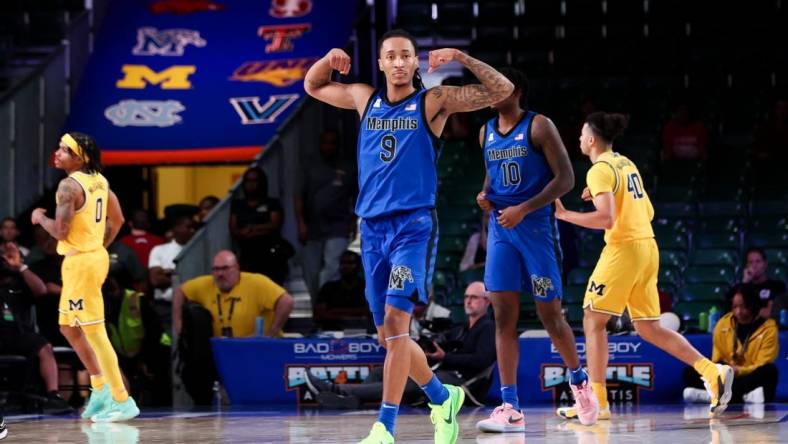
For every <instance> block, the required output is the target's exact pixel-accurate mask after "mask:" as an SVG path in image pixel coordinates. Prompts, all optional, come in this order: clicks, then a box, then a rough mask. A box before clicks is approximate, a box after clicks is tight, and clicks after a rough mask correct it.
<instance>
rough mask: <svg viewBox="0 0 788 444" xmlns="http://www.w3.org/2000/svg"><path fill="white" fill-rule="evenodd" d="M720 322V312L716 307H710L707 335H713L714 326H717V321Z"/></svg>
mask: <svg viewBox="0 0 788 444" xmlns="http://www.w3.org/2000/svg"><path fill="white" fill-rule="evenodd" d="M719 320H720V310H719V309H717V306H716V305H715V306H713V307H711V310H709V330H708V331H709V333H714V326H715V325H717V321H719Z"/></svg>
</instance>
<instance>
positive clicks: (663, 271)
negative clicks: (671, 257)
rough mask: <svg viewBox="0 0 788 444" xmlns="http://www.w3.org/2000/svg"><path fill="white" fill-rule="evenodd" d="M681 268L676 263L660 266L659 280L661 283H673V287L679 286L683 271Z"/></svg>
mask: <svg viewBox="0 0 788 444" xmlns="http://www.w3.org/2000/svg"><path fill="white" fill-rule="evenodd" d="M679 270H680V268H679V267H678V266H675V265H663V266H660V267H659V275H658V276H657V282H658V283H659V284H662V283H666V284H671V285H672V286H673V288H676V287H678V286H679V285H680V284H681V273H680V271H679Z"/></svg>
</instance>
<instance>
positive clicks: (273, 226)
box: [230, 167, 293, 285]
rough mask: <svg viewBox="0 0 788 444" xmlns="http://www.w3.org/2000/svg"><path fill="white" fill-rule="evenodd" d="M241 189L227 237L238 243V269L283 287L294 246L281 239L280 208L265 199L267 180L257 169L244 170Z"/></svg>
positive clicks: (233, 209) (281, 220)
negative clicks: (229, 236)
mask: <svg viewBox="0 0 788 444" xmlns="http://www.w3.org/2000/svg"><path fill="white" fill-rule="evenodd" d="M241 188H242V190H243V197H241V198H240V199H236V200H234V201H233V202H232V206H231V207H230V234H232V236H233V239H235V241H236V242H237V243H238V250H239V253H240V254H239V256H240V260H241V267H242V268H243V270H244V271H248V272H251V273H262V274H264V275H266V276H268V277H269V278H271V280H273V281H274V282H276V283H277V284H279V285H284V282H285V279H286V278H287V260H288V259H290V257H292V255H293V246H292V245H290V244H289V243H288V242H287V241H285V240H284V239H282V236H281V229H282V222H283V220H284V213H283V211H282V204H281V203H280V202H279V200H277V199H274V198H271V197H268V178H267V177H266V175H265V173H264V172H263V170H261V169H260V168H259V167H252V168H249V169H248V170H246V172H245V173H244V176H243V180H242V182H241Z"/></svg>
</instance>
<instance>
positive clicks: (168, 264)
mask: <svg viewBox="0 0 788 444" xmlns="http://www.w3.org/2000/svg"><path fill="white" fill-rule="evenodd" d="M193 235H194V220H193V219H192V218H191V217H190V216H179V217H178V218H177V219H175V224H174V225H173V227H172V236H173V237H172V240H171V241H170V242H168V243H166V244H162V245H158V246H156V247H154V248H153V249H152V250H151V252H150V258H149V259H148V267H149V268H148V272H149V274H150V276H149V277H150V284H151V285H152V286H153V288H154V290H153V297H154V304H155V307H156V313H158V315H159V318H160V319H161V320H162V323H163V324H164V328H165V330H167V331H169V330H170V325H171V320H172V317H171V316H172V305H171V304H172V274H173V273H174V272H175V258H176V257H177V256H178V253H180V252H181V250H182V249H183V247H184V245H186V244H187V243H188V242H189V240H191V238H192V236H193Z"/></svg>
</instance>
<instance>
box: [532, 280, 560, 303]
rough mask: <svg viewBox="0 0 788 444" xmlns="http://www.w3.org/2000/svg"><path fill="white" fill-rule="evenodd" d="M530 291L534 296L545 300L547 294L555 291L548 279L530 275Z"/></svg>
mask: <svg viewBox="0 0 788 444" xmlns="http://www.w3.org/2000/svg"><path fill="white" fill-rule="evenodd" d="M531 289H532V291H533V293H534V296H539V297H542V298H546V297H547V293H548V292H549V291H550V290H553V289H555V287H554V286H553V281H552V280H550V278H546V277H539V276H537V275H535V274H533V275H531Z"/></svg>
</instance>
